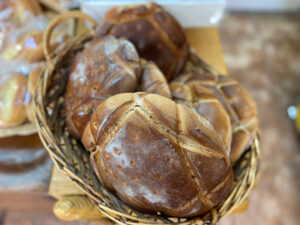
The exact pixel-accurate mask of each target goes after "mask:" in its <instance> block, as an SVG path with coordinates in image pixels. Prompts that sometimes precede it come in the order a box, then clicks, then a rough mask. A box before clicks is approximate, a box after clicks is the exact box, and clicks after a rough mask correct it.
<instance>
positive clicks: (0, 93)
mask: <svg viewBox="0 0 300 225" xmlns="http://www.w3.org/2000/svg"><path fill="white" fill-rule="evenodd" d="M26 90H27V77H25V76H24V75H22V74H15V75H13V76H12V77H10V78H9V79H8V80H7V81H6V82H4V83H3V84H2V85H1V86H0V127H11V126H16V125H19V124H22V123H23V122H24V121H25V120H26V107H25V105H26V103H27V100H28V98H27V96H26Z"/></svg>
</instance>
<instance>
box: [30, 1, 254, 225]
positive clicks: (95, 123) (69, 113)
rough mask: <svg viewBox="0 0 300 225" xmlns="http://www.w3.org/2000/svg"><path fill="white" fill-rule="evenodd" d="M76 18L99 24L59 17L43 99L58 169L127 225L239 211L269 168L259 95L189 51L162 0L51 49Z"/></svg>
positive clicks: (39, 101)
mask: <svg viewBox="0 0 300 225" xmlns="http://www.w3.org/2000/svg"><path fill="white" fill-rule="evenodd" d="M74 17H75V18H81V19H86V20H87V21H89V22H91V24H92V25H95V23H94V21H93V20H92V19H91V18H90V17H88V16H87V15H84V14H82V15H81V14H80V13H79V12H70V13H66V14H64V15H62V16H61V17H58V18H56V19H55V20H53V22H52V23H51V24H50V25H49V27H48V28H47V29H46V32H45V36H44V39H43V40H44V44H45V45H44V52H45V54H46V56H47V57H46V58H47V60H48V62H47V65H46V67H45V70H43V73H42V76H41V77H40V78H39V79H38V88H37V93H36V97H35V100H36V101H34V105H35V115H34V117H35V120H36V122H37V123H36V124H37V126H38V132H39V135H40V137H41V138H42V140H43V143H44V145H45V148H46V149H47V150H48V152H49V153H50V155H51V157H52V159H53V160H54V161H55V163H56V164H57V165H58V166H59V168H60V169H61V170H63V171H65V172H66V174H68V176H69V177H71V178H72V180H73V181H74V182H76V183H77V185H79V186H80V188H81V189H82V190H83V191H84V193H85V194H86V195H87V196H88V197H90V198H91V199H92V200H93V202H94V204H95V205H96V206H97V207H99V208H100V209H101V211H102V212H103V213H104V214H105V215H107V216H108V217H109V218H111V219H113V220H114V221H116V222H118V223H121V224H161V225H162V224H174V223H176V224H201V223H206V224H215V223H216V222H217V221H218V220H219V219H220V218H221V217H223V216H224V215H226V214H228V213H230V212H231V211H232V210H234V209H235V208H236V207H237V206H238V205H239V204H240V203H241V202H242V201H243V200H244V199H245V197H246V196H247V195H248V193H249V191H250V189H251V188H252V187H253V185H254V182H255V179H256V176H257V173H258V171H259V168H260V152H259V147H258V138H257V135H256V133H257V118H256V108H255V104H254V102H253V100H252V98H251V97H250V95H249V94H248V93H247V92H246V91H245V90H244V89H243V88H242V87H241V85H240V84H238V83H237V82H236V81H235V80H233V79H232V78H230V77H227V76H223V75H219V74H217V73H216V72H215V71H214V70H213V69H212V67H210V66H208V65H206V66H205V67H203V65H204V62H203V60H202V59H200V58H199V57H198V56H196V58H198V61H196V62H194V61H192V60H191V58H190V57H188V56H189V55H190V53H191V51H190V49H189V47H188V43H187V41H186V38H185V36H184V32H183V30H182V28H181V27H180V25H179V24H178V23H177V22H176V21H175V20H174V19H173V18H172V16H171V15H170V14H168V13H167V12H166V11H165V10H163V9H162V8H161V7H160V6H158V5H156V4H154V3H148V4H145V5H133V6H124V7H115V8H112V9H110V10H109V11H108V12H107V14H106V16H105V18H104V19H103V21H101V22H100V24H99V26H98V27H97V28H96V30H94V28H92V29H88V30H86V32H83V33H81V34H80V35H78V36H76V37H74V38H71V39H70V40H69V41H66V43H65V45H64V46H63V47H62V48H61V49H58V50H56V51H51V48H50V43H49V37H51V35H52V33H53V30H54V28H55V27H56V25H57V24H59V23H60V22H61V21H64V20H66V19H68V18H74ZM149 21H150V22H149ZM153 21H155V22H153ZM157 21H159V22H157ZM149 24H150V25H149ZM144 25H145V26H144ZM148 25H149V26H148ZM144 47H145V48H144ZM145 49H147V50H145ZM174 49H175V50H176V51H175V50H174ZM157 50H159V51H160V52H159V53H158V52H157ZM149 52H150V53H151V54H152V55H151V57H147V56H146V55H147V54H146V53H149ZM202 67H203V68H202ZM188 70H190V71H193V72H194V73H186V72H187V71H188ZM170 71H171V72H170ZM211 71H213V72H211ZM49 109H50V110H49ZM252 128H253V129H252ZM250 133H251V134H250ZM249 134H250V135H249ZM246 142H247V143H246ZM237 146H238V147H237Z"/></svg>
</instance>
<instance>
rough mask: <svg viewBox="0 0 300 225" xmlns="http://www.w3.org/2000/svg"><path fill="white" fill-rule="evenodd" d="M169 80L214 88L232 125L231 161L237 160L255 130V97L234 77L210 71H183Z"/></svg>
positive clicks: (247, 145)
mask: <svg viewBox="0 0 300 225" xmlns="http://www.w3.org/2000/svg"><path fill="white" fill-rule="evenodd" d="M172 83H181V84H195V83H198V84H201V85H203V86H204V87H206V88H208V89H209V90H211V91H213V92H214V94H215V95H216V97H217V98H218V99H219V101H220V102H221V103H222V104H223V106H224V108H225V110H226V111H227V113H228V115H229V117H230V121H231V127H232V142H231V150H230V161H231V162H232V163H234V162H236V161H237V160H238V159H239V158H240V157H241V155H242V154H243V153H244V152H245V150H246V149H247V148H248V147H249V145H250V143H251V141H252V140H253V138H254V137H255V134H256V132H257V130H258V119H257V109H256V105H255V102H254V100H253V99H252V97H251V96H250V94H249V93H248V92H247V90H246V89H245V88H243V87H242V86H241V85H240V84H239V83H238V82H237V81H236V80H234V79H233V78H231V77H228V76H224V75H214V74H212V73H208V72H207V73H203V74H193V73H188V74H183V75H181V76H179V77H178V78H177V79H175V80H174V81H172Z"/></svg>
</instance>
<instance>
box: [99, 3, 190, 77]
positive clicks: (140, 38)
mask: <svg viewBox="0 0 300 225" xmlns="http://www.w3.org/2000/svg"><path fill="white" fill-rule="evenodd" d="M107 34H110V35H114V36H116V37H122V38H125V39H127V40H129V41H131V42H132V43H133V44H134V45H135V47H136V49H137V51H138V53H139V55H140V56H141V57H143V58H145V59H146V60H151V61H153V62H155V63H156V64H157V66H158V67H159V68H160V69H161V71H162V72H163V74H164V75H165V76H166V78H167V80H171V78H172V77H174V76H176V75H178V74H179V73H180V72H181V70H182V69H183V67H184V65H185V62H186V60H187V56H188V52H189V46H188V42H187V39H186V37H185V33H184V30H183V29H182V27H181V26H180V24H179V23H178V22H177V21H176V20H175V18H174V17H173V16H172V15H171V14H169V13H168V12H166V11H164V9H163V8H162V7H160V6H159V5H157V4H155V3H152V2H151V3H148V4H143V5H129V6H118V7H113V8H111V9H110V10H108V11H107V13H106V14H105V17H104V19H103V20H102V22H100V24H99V25H98V27H97V28H96V31H95V38H96V39H97V38H99V37H103V36H104V35H107Z"/></svg>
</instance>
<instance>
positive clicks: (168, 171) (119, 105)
mask: <svg viewBox="0 0 300 225" xmlns="http://www.w3.org/2000/svg"><path fill="white" fill-rule="evenodd" d="M82 143H83V144H84V146H85V147H86V149H87V150H88V151H90V152H91V162H92V165H93V167H94V169H95V172H96V174H97V175H98V177H99V179H100V180H101V182H102V183H103V184H104V185H105V186H106V187H107V188H109V189H110V190H112V191H115V192H116V193H117V195H119V196H120V197H121V198H122V199H124V200H125V201H126V202H128V203H129V204H130V205H132V206H134V207H136V208H138V209H140V210H144V211H147V212H162V213H164V214H165V215H170V216H178V217H185V216H195V215H199V214H201V213H204V212H206V211H208V210H209V209H211V208H212V207H214V206H216V205H218V204H219V203H220V202H222V201H223V200H224V199H225V198H226V197H227V195H228V194H229V192H230V190H231V186H232V178H233V176H232V170H231V167H230V163H229V159H228V157H227V155H226V152H225V147H224V145H223V142H222V140H221V139H220V137H219V135H218V133H217V132H216V131H215V129H214V128H213V127H212V125H211V124H210V123H209V122H208V121H207V120H206V119H205V118H204V117H202V116H200V115H199V114H197V113H196V112H194V111H193V110H192V109H189V108H187V107H185V106H183V105H180V104H176V103H175V102H174V101H172V100H170V99H168V98H165V97H163V96H160V95H155V94H147V93H141V92H140V93H124V94H118V95H115V96H112V97H110V98H108V99H107V100H106V101H104V102H103V103H102V104H101V105H100V106H98V107H97V109H96V110H95V112H94V114H93V116H92V119H91V121H90V123H89V124H88V125H87V126H86V128H85V131H84V134H83V137H82Z"/></svg>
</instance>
